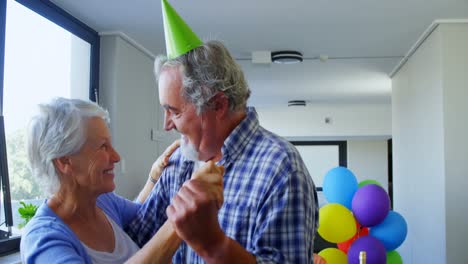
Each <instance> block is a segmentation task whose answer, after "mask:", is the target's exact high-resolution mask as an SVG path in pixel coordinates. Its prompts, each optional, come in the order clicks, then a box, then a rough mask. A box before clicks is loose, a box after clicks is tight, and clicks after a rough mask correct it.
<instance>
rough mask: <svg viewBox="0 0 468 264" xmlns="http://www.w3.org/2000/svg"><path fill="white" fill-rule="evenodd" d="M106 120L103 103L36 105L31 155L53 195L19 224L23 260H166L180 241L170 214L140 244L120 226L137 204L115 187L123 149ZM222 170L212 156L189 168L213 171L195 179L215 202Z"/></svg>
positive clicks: (157, 169)
mask: <svg viewBox="0 0 468 264" xmlns="http://www.w3.org/2000/svg"><path fill="white" fill-rule="evenodd" d="M106 121H108V113H107V111H105V110H104V109H102V108H101V107H99V106H98V105H97V104H94V103H91V102H86V101H81V100H75V99H64V98H57V99H54V100H53V101H52V102H51V103H49V104H44V105H40V113H39V114H38V115H37V116H35V117H34V118H33V119H32V120H31V124H30V131H29V141H28V154H29V161H30V163H31V168H32V172H33V175H35V176H37V177H38V178H40V179H41V180H42V182H43V183H46V186H47V187H49V188H48V190H49V194H50V196H49V198H48V199H47V200H46V201H45V202H44V203H43V204H42V205H41V206H40V207H39V208H38V210H37V212H36V216H35V217H34V218H33V219H32V220H31V221H30V222H29V224H28V225H27V226H26V228H25V230H24V234H23V236H22V239H21V256H22V261H23V263H47V264H51V263H123V262H133V263H141V262H145V263H148V262H153V263H161V262H169V261H170V259H171V257H172V255H173V253H174V252H175V250H176V249H177V247H178V246H179V243H180V239H179V238H178V237H177V236H176V235H175V232H174V231H173V230H172V227H171V226H170V224H169V222H167V223H166V224H165V225H163V227H162V228H161V229H160V230H159V231H158V232H157V233H156V234H155V235H154V236H153V238H152V239H151V240H150V241H149V242H148V243H147V244H146V245H145V246H144V247H143V248H142V249H140V248H139V247H138V246H137V245H136V244H135V243H134V242H133V241H132V240H131V239H130V237H129V236H128V235H127V234H126V233H125V232H124V228H125V227H126V226H127V224H129V223H130V221H131V220H132V219H133V218H134V217H135V214H136V212H137V210H138V208H139V206H140V204H139V203H135V202H132V201H129V200H127V199H124V198H122V197H120V196H118V195H116V194H114V193H113V191H114V189H115V183H114V165H115V163H117V162H119V160H120V156H119V154H118V153H117V152H116V150H115V149H114V148H113V146H112V143H111V138H110V132H109V128H108V127H107V124H106ZM177 147H178V143H174V144H173V145H171V146H170V147H169V148H168V149H167V150H166V152H165V153H164V154H163V155H162V156H161V157H160V158H158V160H157V161H156V162H155V163H154V164H153V167H152V170H151V173H150V178H149V179H148V181H147V183H146V185H145V187H144V188H143V190H142V191H141V193H140V195H139V197H138V199H137V201H138V202H143V201H144V200H145V199H146V197H147V195H148V193H149V192H150V191H151V189H152V188H153V186H154V183H155V182H156V180H157V178H158V177H159V176H160V174H161V172H162V169H163V167H164V166H165V164H166V163H167V161H168V157H169V156H170V155H171V153H172V152H173V151H174V149H176V148H177ZM223 173H224V171H223V169H222V168H218V167H216V166H215V165H214V164H213V163H209V164H208V165H207V166H205V167H202V168H201V169H200V170H199V171H198V172H196V173H195V174H194V175H195V176H194V177H198V178H203V177H208V179H210V180H206V179H207V178H203V179H204V180H200V179H198V180H199V185H197V186H199V187H200V186H201V187H202V188H204V190H205V191H206V193H207V194H208V195H209V197H212V198H213V201H214V202H217V203H219V201H220V200H221V201H222V174H223ZM213 179H215V180H213ZM205 180H206V181H205Z"/></svg>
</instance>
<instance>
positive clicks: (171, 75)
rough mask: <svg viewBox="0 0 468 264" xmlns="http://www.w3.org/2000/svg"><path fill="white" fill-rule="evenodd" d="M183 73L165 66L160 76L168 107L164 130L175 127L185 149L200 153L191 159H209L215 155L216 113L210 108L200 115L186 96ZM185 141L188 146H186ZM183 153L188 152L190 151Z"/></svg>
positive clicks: (161, 92) (161, 94)
mask: <svg viewBox="0 0 468 264" xmlns="http://www.w3.org/2000/svg"><path fill="white" fill-rule="evenodd" d="M181 89H182V75H181V73H180V71H179V70H178V69H176V68H168V69H164V70H163V71H162V72H161V75H160V77H159V101H160V103H161V106H162V107H163V108H164V129H165V130H166V131H169V130H172V129H175V130H176V131H178V132H179V133H181V134H182V142H181V145H182V149H184V148H185V149H192V153H193V152H195V153H198V154H195V153H194V156H197V155H198V157H189V156H188V157H187V158H189V159H192V160H193V159H194V158H195V159H197V160H202V161H206V160H208V159H211V158H212V157H213V156H214V152H215V151H214V150H213V147H212V146H213V145H212V144H211V143H210V140H207V139H211V140H214V137H213V133H214V130H213V129H211V130H210V124H211V123H212V122H211V121H212V116H213V114H212V113H210V112H211V111H209V110H208V111H206V112H204V113H202V114H200V115H197V112H196V108H195V105H194V104H192V103H190V102H188V101H186V100H185V98H184V97H183V96H182V90H181ZM184 144H185V146H184ZM183 154H187V152H185V153H184V151H183Z"/></svg>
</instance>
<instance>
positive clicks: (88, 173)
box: [70, 117, 120, 194]
mask: <svg viewBox="0 0 468 264" xmlns="http://www.w3.org/2000/svg"><path fill="white" fill-rule="evenodd" d="M86 133H87V134H86V141H85V143H84V144H83V146H82V147H81V149H80V151H79V152H78V153H76V154H74V155H71V156H70V160H71V167H72V171H73V175H74V180H75V182H76V184H77V185H78V188H82V189H86V190H89V191H90V192H91V193H96V194H101V193H106V192H112V191H113V190H114V189H115V184H114V164H115V163H116V162H119V160H120V156H119V154H118V153H117V152H116V151H115V149H114V148H113V147H112V143H111V137H110V132H109V128H108V127H107V125H106V123H105V122H104V120H103V119H102V118H99V117H93V118H90V119H89V120H88V121H87V130H86Z"/></svg>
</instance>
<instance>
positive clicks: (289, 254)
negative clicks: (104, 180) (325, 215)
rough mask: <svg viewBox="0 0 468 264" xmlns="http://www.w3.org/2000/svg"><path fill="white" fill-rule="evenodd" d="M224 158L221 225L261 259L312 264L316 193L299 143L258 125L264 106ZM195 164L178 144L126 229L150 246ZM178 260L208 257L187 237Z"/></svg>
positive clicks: (235, 135)
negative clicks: (202, 255) (192, 247)
mask: <svg viewBox="0 0 468 264" xmlns="http://www.w3.org/2000/svg"><path fill="white" fill-rule="evenodd" d="M222 153H223V157H222V159H221V160H220V161H219V162H218V164H222V165H224V167H225V175H224V204H223V206H222V208H221V209H220V210H219V214H218V219H219V224H220V226H221V228H222V230H223V231H224V232H225V234H226V235H227V236H229V237H231V238H232V239H234V240H236V241H237V242H238V243H239V244H240V245H242V246H243V247H244V248H245V249H246V250H247V251H249V252H250V253H251V254H253V255H255V257H256V260H257V263H312V262H313V259H312V251H313V250H312V246H313V238H314V233H315V231H316V228H317V220H318V204H317V193H316V192H315V186H314V183H313V182H312V178H311V177H310V176H309V173H308V171H307V169H306V167H305V165H304V163H303V161H302V159H301V157H300V156H299V153H298V152H297V150H296V149H295V148H294V147H293V146H292V145H291V144H290V143H289V142H287V141H286V140H284V139H282V138H280V137H278V136H276V135H274V134H273V133H271V132H269V131H267V130H265V129H264V128H262V127H261V126H260V125H259V122H258V117H257V113H256V112H255V110H254V109H253V108H248V110H247V117H246V118H245V119H244V120H243V121H242V122H241V123H240V124H239V125H238V126H237V127H236V128H235V129H234V130H233V131H232V133H231V134H230V135H229V137H228V138H227V139H226V140H225V142H224V145H223V147H222ZM193 166H194V163H193V162H191V161H188V160H186V159H185V158H184V157H183V156H182V155H181V153H180V151H178V150H177V151H176V152H175V153H174V154H173V155H172V156H171V159H170V165H169V166H168V167H167V168H166V169H165V170H164V173H163V174H162V175H161V178H160V180H159V181H158V183H157V184H156V186H155V188H154V189H153V191H152V193H151V194H150V196H149V197H148V199H147V200H146V202H145V203H144V205H143V206H142V207H141V209H140V210H139V212H138V214H137V217H136V219H135V220H134V221H133V222H132V223H131V224H130V225H129V227H128V230H127V232H128V233H129V235H130V236H131V237H132V238H133V239H134V240H135V241H136V242H137V244H139V245H140V246H143V245H144V244H145V243H146V242H147V241H148V240H149V239H151V238H152V236H153V235H154V234H155V233H156V231H157V230H158V229H159V228H160V227H161V225H162V224H163V223H164V222H165V221H166V219H167V216H166V213H165V211H166V207H167V206H168V205H169V204H170V202H171V199H172V197H173V196H174V195H175V194H176V193H177V191H178V190H179V188H180V187H181V186H182V184H183V183H184V182H185V181H187V180H189V179H190V176H191V174H192V170H193ZM172 262H173V263H204V262H203V260H202V259H201V258H200V257H199V256H198V255H197V254H196V253H195V252H194V251H193V250H192V249H191V248H190V247H188V245H187V244H185V243H184V242H183V243H182V244H181V246H180V247H179V249H178V250H177V252H176V253H175V255H174V257H173V259H172Z"/></svg>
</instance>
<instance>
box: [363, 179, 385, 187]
mask: <svg viewBox="0 0 468 264" xmlns="http://www.w3.org/2000/svg"><path fill="white" fill-rule="evenodd" d="M368 184H376V185H378V186H380V187H383V186H382V184H381V183H380V182H378V181H376V180H363V181H361V182H360V183H359V184H358V188H360V187H362V186H364V185H368Z"/></svg>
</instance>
